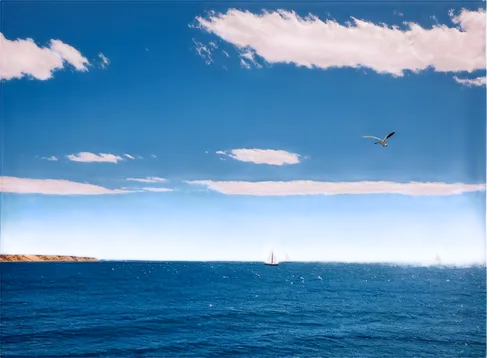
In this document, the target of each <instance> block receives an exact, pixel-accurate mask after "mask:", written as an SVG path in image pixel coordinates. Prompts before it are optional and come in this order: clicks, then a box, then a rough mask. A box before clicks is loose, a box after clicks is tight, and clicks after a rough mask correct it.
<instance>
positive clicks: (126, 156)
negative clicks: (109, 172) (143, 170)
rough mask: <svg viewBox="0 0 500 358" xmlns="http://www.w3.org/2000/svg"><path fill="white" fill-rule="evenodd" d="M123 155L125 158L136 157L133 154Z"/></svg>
mask: <svg viewBox="0 0 500 358" xmlns="http://www.w3.org/2000/svg"><path fill="white" fill-rule="evenodd" d="M123 156H124V157H125V158H128V159H135V158H134V157H133V156H131V155H130V154H123Z"/></svg>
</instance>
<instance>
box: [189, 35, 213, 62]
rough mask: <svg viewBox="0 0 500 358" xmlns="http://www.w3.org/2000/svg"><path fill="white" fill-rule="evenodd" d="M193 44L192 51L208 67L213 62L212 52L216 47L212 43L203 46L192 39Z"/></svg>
mask: <svg viewBox="0 0 500 358" xmlns="http://www.w3.org/2000/svg"><path fill="white" fill-rule="evenodd" d="M192 40H193V42H194V45H195V47H194V49H195V51H196V53H197V54H198V56H200V57H201V58H202V59H203V60H205V63H206V64H207V65H210V64H212V63H213V62H214V60H213V59H212V51H213V49H214V48H216V45H215V43H214V42H211V43H209V44H208V45H205V44H203V43H202V42H199V41H196V40H195V39H192Z"/></svg>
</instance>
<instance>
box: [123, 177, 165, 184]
mask: <svg viewBox="0 0 500 358" xmlns="http://www.w3.org/2000/svg"><path fill="white" fill-rule="evenodd" d="M126 180H128V181H136V182H139V183H164V182H166V181H167V179H165V178H160V177H146V178H127V179H126Z"/></svg>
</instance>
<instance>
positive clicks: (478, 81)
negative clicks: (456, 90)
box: [453, 76, 486, 87]
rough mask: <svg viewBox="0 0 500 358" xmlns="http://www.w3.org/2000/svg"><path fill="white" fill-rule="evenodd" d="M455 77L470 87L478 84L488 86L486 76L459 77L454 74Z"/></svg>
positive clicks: (457, 80)
mask: <svg viewBox="0 0 500 358" xmlns="http://www.w3.org/2000/svg"><path fill="white" fill-rule="evenodd" d="M453 79H454V80H455V81H456V82H458V83H460V84H463V85H465V86H468V87H473V86H474V87H477V86H486V77H476V78H472V79H470V78H458V77H457V76H454V77H453Z"/></svg>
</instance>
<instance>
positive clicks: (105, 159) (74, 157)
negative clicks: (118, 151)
mask: <svg viewBox="0 0 500 358" xmlns="http://www.w3.org/2000/svg"><path fill="white" fill-rule="evenodd" d="M66 158H68V159H69V160H71V161H73V162H83V163H93V162H101V163H118V161H120V160H123V158H122V157H120V156H118V155H114V154H106V153H99V154H94V153H89V152H80V153H77V154H69V155H67V156H66Z"/></svg>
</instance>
